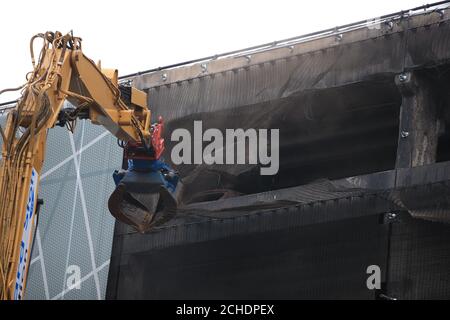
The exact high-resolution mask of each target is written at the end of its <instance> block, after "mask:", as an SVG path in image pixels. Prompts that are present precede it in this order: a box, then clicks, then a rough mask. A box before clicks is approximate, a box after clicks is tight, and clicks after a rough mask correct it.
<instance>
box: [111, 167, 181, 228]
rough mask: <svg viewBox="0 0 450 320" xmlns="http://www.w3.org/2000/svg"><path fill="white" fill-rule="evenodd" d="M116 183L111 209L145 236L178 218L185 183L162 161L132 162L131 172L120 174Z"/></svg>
mask: <svg viewBox="0 0 450 320" xmlns="http://www.w3.org/2000/svg"><path fill="white" fill-rule="evenodd" d="M113 179H114V182H115V184H116V189H115V190H114V192H113V193H112V194H111V196H110V198H109V201H108V207H109V210H110V212H111V214H112V215H113V216H114V217H115V218H116V219H118V220H120V221H122V222H124V223H126V224H129V225H131V226H133V227H134V228H135V229H136V230H137V231H139V232H142V233H143V232H147V231H149V230H150V229H151V228H153V227H155V226H158V225H161V224H162V223H164V222H166V221H168V220H170V219H171V218H173V217H174V216H175V214H176V209H177V207H178V203H179V197H180V195H181V181H180V179H179V176H178V173H177V172H176V171H175V170H173V169H172V168H171V167H170V166H169V165H167V164H166V163H165V162H164V161H163V160H162V159H159V160H142V159H133V160H131V159H129V160H128V170H126V171H125V170H120V171H118V170H116V171H115V172H114V174H113Z"/></svg>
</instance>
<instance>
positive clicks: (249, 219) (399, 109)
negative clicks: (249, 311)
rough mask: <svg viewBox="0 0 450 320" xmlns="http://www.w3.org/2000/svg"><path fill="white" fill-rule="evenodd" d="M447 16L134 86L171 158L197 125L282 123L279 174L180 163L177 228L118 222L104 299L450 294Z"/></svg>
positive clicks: (349, 33) (279, 48) (204, 65)
mask: <svg viewBox="0 0 450 320" xmlns="http://www.w3.org/2000/svg"><path fill="white" fill-rule="evenodd" d="M449 20H450V15H449V11H448V10H442V11H437V10H431V9H430V10H428V11H425V12H424V11H423V10H422V13H420V14H408V15H405V16H401V17H400V16H398V17H392V19H390V20H386V21H384V22H383V23H381V24H380V25H379V26H378V27H371V28H369V27H367V25H366V26H359V27H358V28H350V27H349V28H345V29H343V30H337V31H336V32H335V33H330V34H328V35H325V36H321V37H317V38H313V39H306V40H305V39H303V40H301V41H300V40H299V41H297V42H295V41H292V42H290V43H287V44H283V45H278V44H275V45H274V46H273V47H268V48H265V49H264V50H262V49H259V50H253V51H251V52H242V53H238V54H234V55H230V56H226V57H221V58H217V59H213V60H210V61H202V62H199V63H197V64H195V63H194V64H190V65H186V66H180V67H177V68H172V69H167V70H165V69H163V70H160V71H154V72H151V73H148V74H143V75H138V76H135V77H134V78H132V80H133V82H134V84H135V85H137V86H138V87H139V88H141V89H144V90H147V91H148V93H149V105H150V106H151V108H152V113H153V114H154V115H161V116H162V117H163V118H164V119H165V121H166V132H165V134H166V143H167V149H166V150H171V148H172V146H173V143H172V142H171V141H170V134H171V132H172V131H173V130H174V129H176V128H186V129H188V130H191V131H192V130H193V122H194V120H202V121H203V128H204V130H206V129H207V128H218V129H221V130H224V129H225V128H244V129H246V128H269V129H270V128H279V129H280V170H279V172H278V174H277V175H275V176H272V177H263V176H260V175H259V168H258V166H257V165H249V166H244V167H243V169H239V170H236V168H235V167H236V166H231V165H220V166H219V165H212V166H206V165H187V164H186V165H179V166H177V167H176V168H177V170H179V172H180V174H181V176H182V178H183V181H184V183H185V186H186V188H185V189H186V190H187V191H186V192H185V194H184V196H183V203H182V206H181V208H180V210H179V214H178V216H177V218H176V219H175V220H174V221H171V222H170V223H168V224H167V225H165V226H162V227H160V228H157V229H156V230H154V231H152V232H150V233H148V234H145V235H141V234H137V233H134V232H132V231H131V230H130V229H129V228H127V227H126V226H124V225H122V224H120V223H116V228H115V236H114V243H113V253H112V258H111V266H110V273H109V279H108V289H107V298H111V299H112V298H120V299H124V298H137V299H139V298H152V299H158V298H179V299H186V298H207V299H211V298H253V299H258V298H361V299H377V298H380V297H394V298H399V299H419V298H447V299H448V298H450V273H449V271H448V270H450V253H449V252H450V241H449V240H450V225H449V224H448V223H449V222H450V218H449V217H450V212H449V208H450V203H449V199H448V195H447V194H448V192H446V191H447V190H448V185H449V182H450V174H449V172H450V171H449V166H450V164H449V162H448V161H449V160H450V152H449V148H448V145H449V143H450V130H448V128H449V126H448V124H449V120H450V117H449V114H448V109H449V108H448V104H449V92H450V91H449V90H448V84H449V83H450V73H449V72H448V70H449V68H450V64H449V61H450V21H449ZM169 158H170V157H169V155H166V159H167V160H170V159H169ZM218 190H219V191H220V192H219V191H218ZM230 195H231V197H229V196H230ZM236 195H239V196H236ZM233 196H234V197H233ZM227 197H228V198H227ZM374 264H376V265H378V266H380V268H381V271H382V279H381V281H382V287H381V289H380V290H375V291H373V290H369V289H368V288H367V286H366V280H367V277H368V275H367V273H366V270H367V267H368V266H370V265H374ZM425 274H426V277H425ZM424 279H426V281H425V280H424ZM380 294H382V295H380Z"/></svg>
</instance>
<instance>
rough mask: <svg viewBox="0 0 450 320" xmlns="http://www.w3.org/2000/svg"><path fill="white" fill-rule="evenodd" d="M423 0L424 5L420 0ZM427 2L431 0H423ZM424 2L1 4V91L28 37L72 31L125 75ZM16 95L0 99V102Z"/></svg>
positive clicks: (13, 75)
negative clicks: (52, 32) (48, 32)
mask: <svg viewBox="0 0 450 320" xmlns="http://www.w3.org/2000/svg"><path fill="white" fill-rule="evenodd" d="M425 1H426V0H425ZM430 2H433V0H430ZM424 3H426V2H424V0H359V1H358V0H334V1H333V0H316V1H313V0H309V1H287V0H274V1H264V0H259V1H244V0H239V1H235V0H227V1H212V0H209V1H206V0H198V1H196V0H192V1H186V0H185V1H182V0H179V1H175V0H164V1H144V0H122V1H118V0H72V1H64V0H39V1H31V0H29V1H25V0H13V1H0V26H1V27H0V33H1V35H0V39H1V51H0V52H1V53H0V55H1V59H0V88H1V89H4V88H6V87H15V86H18V85H20V84H22V83H23V82H24V79H25V73H26V72H28V71H30V69H31V60H30V57H29V39H30V37H31V36H32V35H34V34H36V33H39V32H45V31H48V30H51V31H55V30H59V31H61V32H63V33H64V32H67V31H70V30H73V31H74V34H75V35H77V36H80V37H82V38H83V49H84V53H85V54H86V55H87V56H88V57H90V58H91V59H93V60H94V61H97V60H98V59H101V61H102V66H104V67H111V68H117V69H119V74H120V75H124V74H128V73H132V72H137V71H142V70H146V69H150V68H153V67H158V66H163V65H167V64H172V63H176V62H182V61H185V60H190V59H195V58H200V57H203V56H209V55H213V54H218V53H222V52H226V51H230V50H235V49H241V48H245V47H248V46H253V45H257V44H262V43H266V42H270V41H274V40H281V39H283V38H288V37H293V36H297V35H301V34H304V33H309V32H312V31H318V30H321V29H327V28H330V27H334V26H337V25H342V24H346V23H350V22H355V21H358V20H364V19H370V18H373V17H377V16H381V15H384V14H388V13H392V12H396V11H400V10H406V9H410V8H412V7H416V6H420V5H422V4H424ZM15 97H16V96H15V95H7V94H4V95H2V96H0V102H4V101H7V100H12V99H14V98H15Z"/></svg>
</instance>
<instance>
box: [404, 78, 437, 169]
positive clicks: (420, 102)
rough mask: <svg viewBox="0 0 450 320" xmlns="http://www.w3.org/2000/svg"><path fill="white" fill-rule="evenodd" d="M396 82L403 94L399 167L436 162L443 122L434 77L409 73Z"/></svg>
mask: <svg viewBox="0 0 450 320" xmlns="http://www.w3.org/2000/svg"><path fill="white" fill-rule="evenodd" d="M395 83H396V84H397V86H398V88H399V90H400V93H401V95H402V104H401V109H400V125H399V137H398V148H397V160H396V168H411V167H417V166H423V165H427V164H432V163H435V162H436V153H437V144H438V131H439V121H438V116H437V110H436V109H437V106H436V98H435V96H436V95H435V93H434V92H433V85H432V83H431V80H430V79H426V78H425V77H424V76H422V75H419V74H418V73H415V72H407V73H402V74H399V75H397V76H396V79H395Z"/></svg>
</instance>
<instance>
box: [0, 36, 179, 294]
mask: <svg viewBox="0 0 450 320" xmlns="http://www.w3.org/2000/svg"><path fill="white" fill-rule="evenodd" d="M36 39H41V40H42V48H41V50H40V53H39V57H38V59H37V61H36V60H35V57H34V51H33V47H34V40H36ZM30 48H31V57H32V64H33V70H32V71H31V72H30V73H28V74H27V82H26V84H25V85H23V86H22V87H20V89H21V98H20V99H19V100H18V103H17V105H16V107H15V108H14V109H13V110H12V111H10V112H9V114H8V117H7V122H6V126H5V128H4V129H3V128H2V127H0V135H1V138H2V140H3V146H2V160H1V163H0V244H1V246H0V298H1V299H22V297H23V294H24V289H25V285H26V276H27V272H28V265H29V260H30V257H31V248H32V239H33V234H34V231H35V222H36V207H37V195H38V192H39V177H40V174H41V171H42V167H43V163H44V160H45V146H46V142H47V131H48V129H51V128H53V127H54V126H55V125H60V126H64V125H65V126H67V127H68V128H69V129H70V130H73V129H74V127H75V123H76V120H77V119H90V120H91V122H92V123H93V124H97V125H102V126H104V127H105V128H106V129H107V130H108V131H109V132H111V133H112V134H113V135H114V136H116V137H117V138H118V139H119V141H120V144H121V145H122V146H123V147H124V148H125V150H127V151H128V152H125V154H126V155H127V154H128V156H127V160H128V163H129V168H128V170H127V171H121V172H116V173H115V175H114V180H115V182H116V183H117V190H116V191H115V192H114V194H113V196H112V197H111V199H110V201H109V208H110V211H111V213H112V214H113V215H114V216H115V217H116V218H118V219H120V220H121V221H123V222H125V223H128V224H131V225H133V226H134V227H135V228H136V229H137V230H139V231H141V232H144V231H147V230H149V228H150V227H151V226H154V225H155V221H156V220H155V219H154V218H155V215H156V209H157V207H158V206H154V205H153V204H152V205H149V203H158V201H165V199H166V200H167V201H166V204H167V212H170V214H171V215H173V212H174V209H175V208H176V204H177V202H176V201H177V200H176V198H175V196H174V194H175V189H176V187H177V185H178V177H177V174H176V172H175V171H173V170H172V169H171V168H170V167H169V166H167V165H165V164H164V163H163V162H162V161H161V160H160V159H159V157H160V156H161V153H162V151H163V149H164V140H163V139H162V136H161V130H162V127H163V124H162V119H160V120H159V121H158V122H157V123H154V124H152V123H151V114H150V110H149V109H148V107H147V95H146V93H145V92H142V91H139V90H137V89H136V88H132V87H125V86H121V85H119V84H118V72H117V70H114V69H102V68H101V66H100V63H99V64H95V63H94V62H93V61H92V60H90V59H88V58H87V57H86V56H85V55H84V54H83V52H82V47H81V38H77V37H74V36H73V35H72V34H71V33H69V34H66V35H63V34H62V33H60V32H55V33H53V32H46V33H44V34H38V35H36V36H34V37H33V38H32V39H31V43H30ZM0 94H1V92H0ZM66 100H68V101H69V102H70V103H71V105H72V106H73V107H71V108H64V105H65V104H64V102H65V101H66ZM154 132H157V133H158V135H155V134H154ZM130 149H131V151H132V152H130ZM137 150H139V151H140V152H141V153H140V155H141V157H140V158H139V159H135V158H134V157H133V155H134V154H137V152H134V151H137ZM136 161H139V163H140V166H139V169H136V170H134V167H138V166H137V165H136V164H135V162H136ZM142 163H143V164H144V166H142ZM142 167H144V168H145V170H142V169H141V168H142ZM155 177H156V178H158V179H155ZM136 181H139V183H140V188H139V192H138V194H137V193H135V192H134V190H133V185H135V184H136ZM127 182H128V183H129V184H127ZM159 207H161V206H159ZM163 207H164V205H163ZM136 208H138V209H139V211H140V215H139V216H137V217H136V216H133V213H134V212H136ZM171 215H168V216H171ZM160 216H164V213H163V214H162V215H161V214H160V215H159V218H161V217H160ZM163 220H164V219H163Z"/></svg>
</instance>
